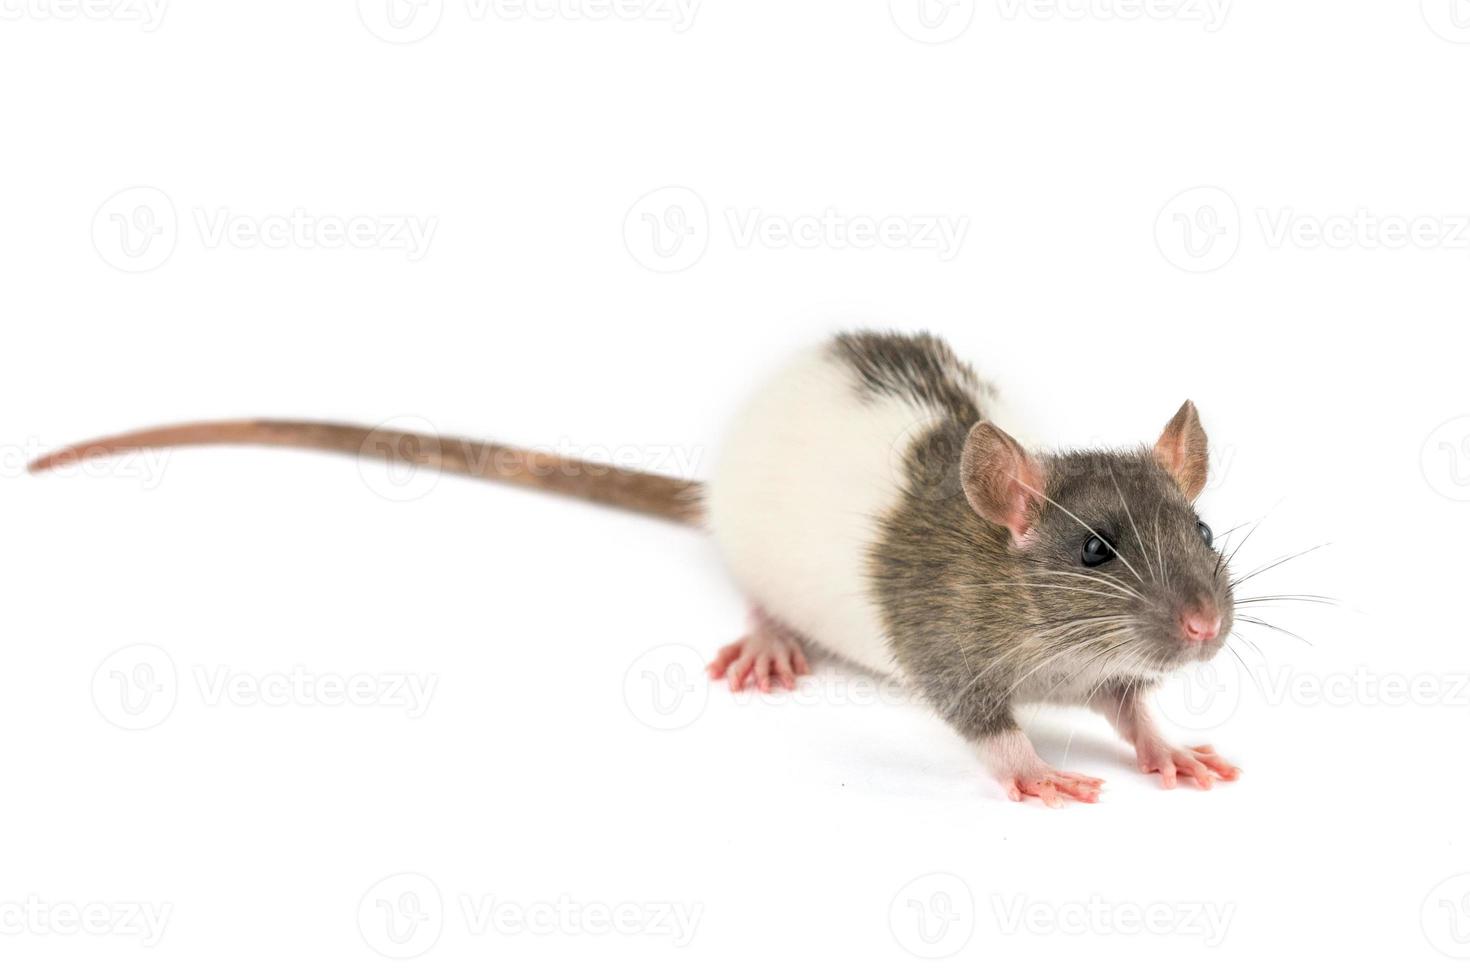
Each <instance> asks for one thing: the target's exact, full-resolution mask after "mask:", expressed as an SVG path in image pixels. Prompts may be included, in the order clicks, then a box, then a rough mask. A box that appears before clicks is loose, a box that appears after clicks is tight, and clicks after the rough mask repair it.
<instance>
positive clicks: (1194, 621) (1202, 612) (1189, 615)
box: [1179, 603, 1220, 643]
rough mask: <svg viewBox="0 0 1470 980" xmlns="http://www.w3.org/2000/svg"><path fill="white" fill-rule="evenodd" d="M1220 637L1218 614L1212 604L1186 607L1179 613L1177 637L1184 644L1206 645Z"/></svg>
mask: <svg viewBox="0 0 1470 980" xmlns="http://www.w3.org/2000/svg"><path fill="white" fill-rule="evenodd" d="M1219 635H1220V612H1219V610H1218V609H1216V608H1215V606H1214V604H1213V603H1198V604H1196V605H1192V606H1186V607H1185V608H1184V609H1183V610H1182V611H1181V612H1180V613H1179V636H1180V638H1181V639H1183V640H1184V641H1185V642H1186V643H1208V642H1210V641H1211V640H1213V639H1214V638H1215V637H1217V636H1219Z"/></svg>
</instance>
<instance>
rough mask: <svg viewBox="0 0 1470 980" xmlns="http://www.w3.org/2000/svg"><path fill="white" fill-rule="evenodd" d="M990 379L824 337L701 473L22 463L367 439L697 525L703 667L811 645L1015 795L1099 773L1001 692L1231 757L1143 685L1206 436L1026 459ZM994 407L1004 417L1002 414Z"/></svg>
mask: <svg viewBox="0 0 1470 980" xmlns="http://www.w3.org/2000/svg"><path fill="white" fill-rule="evenodd" d="M999 411H1000V406H999V401H998V399H997V397H996V395H995V392H994V391H993V389H992V388H991V387H990V386H988V385H987V384H985V383H984V382H982V381H981V380H980V379H979V378H978V376H977V375H976V374H975V373H974V371H973V370H971V369H970V367H969V366H967V365H965V364H964V363H962V362H961V361H960V360H959V359H958V358H957V357H956V356H955V355H954V353H953V351H951V350H950V348H949V347H948V345H946V344H944V343H943V342H942V341H940V340H938V339H936V338H933V337H931V336H928V335H917V336H903V335H897V334H884V333H873V332H859V333H848V334H841V335H839V336H837V337H836V338H835V339H834V340H832V341H830V342H829V343H827V344H824V345H822V346H821V347H819V348H817V349H815V350H811V351H807V352H804V353H803V354H802V355H800V356H799V357H797V358H795V359H794V360H793V361H792V362H791V363H790V364H789V365H788V366H787V367H786V368H785V369H784V370H783V371H782V372H780V373H779V374H778V375H777V376H776V377H774V378H773V379H772V380H770V381H769V382H768V383H767V384H765V385H764V386H763V387H762V388H761V389H760V390H759V391H758V392H757V393H756V395H755V396H754V397H753V398H752V399H751V401H750V402H749V403H748V405H747V406H746V408H745V410H744V411H743V412H742V413H741V414H740V416H739V417H738V418H737V420H736V422H735V424H734V425H733V426H732V427H731V430H730V432H729V434H728V436H727V439H726V442H725V444H724V446H723V449H722V451H721V453H720V457H719V460H718V463H717V467H716V470H715V473H714V474H713V476H712V478H711V480H710V481H709V483H708V484H707V485H703V486H701V485H699V484H696V483H693V482H691V481H684V480H675V479H671V478H668V477H663V476H657V475H654V474H645V473H637V472H633V471H628V470H621V469H616V468H613V467H607V466H600V465H594V464H589V463H580V462H578V461H575V460H568V459H565V458H562V457H557V456H553V455H551V454H546V453H533V452H527V451H523V450H518V449H514V448H510V447H503V446H498V445H494V444H487V443H478V442H472V441H468V440H442V439H437V438H432V437H425V436H419V435H415V434H411V433H397V432H385V431H383V430H374V429H365V428H361V427H355V426H343V425H330V424H323V423H303V422H224V423H204V424H198V425H187V426H177V427H171V428H165V429H155V430H148V431H144V432H138V433H131V434H128V435H124V436H118V437H112V438H109V439H103V440H98V441H96V442H92V443H86V444H82V445H79V446H75V447H71V448H69V449H66V450H62V451H60V452H58V453H53V454H51V455H48V456H46V457H43V458H42V459H39V460H36V461H35V462H34V463H32V465H31V469H32V470H33V471H35V470H42V469H46V468H49V467H51V466H54V465H58V464H61V463H65V462H70V461H74V460H76V459H79V458H82V457H86V456H90V455H94V454H101V453H108V452H116V451H120V450H126V449H130V448H140V447H144V446H147V447H163V446H175V445H184V444H217V443H237V444H238V443H247V444H257V445H291V446H297V447H302V448H313V449H330V450H336V451H341V452H351V453H359V454H361V453H369V454H373V455H384V456H389V457H391V458H398V459H403V460H407V461H414V462H420V463H425V464H429V465H436V466H440V467H442V468H445V469H449V470H452V471H455V472H461V473H466V474H470V475H478V476H484V477H488V478H492V479H498V480H502V481H508V482H515V483H520V484H524V485H530V486H535V487H538V488H543V489H549V490H553V491H557V492H562V493H566V494H570V495H574V496H580V497H584V498H587V499H592V500H596V501H599V502H604V503H611V504H614V505H617V506H622V507H626V508H630V509H635V510H639V511H643V512H645V513H650V514H654V515H657V516H662V517H666V518H671V519H674V520H678V521H682V522H685V523H690V524H696V525H702V526H704V527H706V528H707V529H708V530H709V531H710V533H711V535H712V536H713V538H714V541H715V543H716V545H717V546H718V548H719V550H720V552H721V554H722V556H723V558H724V560H725V562H726V564H727V565H728V567H729V569H730V571H731V573H732V575H733V576H734V578H735V580H736V581H737V582H738V583H739V585H740V587H741V588H742V590H743V591H744V592H745V594H746V596H747V597H748V598H749V600H750V603H751V608H752V613H751V627H750V632H749V633H748V634H747V635H746V636H745V637H744V638H743V639H741V640H739V641H737V642H735V643H732V644H730V645H729V646H727V647H725V648H724V649H722V650H721V651H719V653H718V655H717V656H716V658H715V660H714V662H713V663H712V664H711V665H710V673H711V675H712V676H713V677H717V678H718V677H727V678H728V680H729V683H730V685H731V687H732V688H734V689H737V690H738V689H740V688H742V687H743V686H745V684H747V683H748V682H750V681H751V680H752V679H753V680H754V682H755V683H756V684H757V685H758V686H759V687H761V688H762V689H769V687H770V686H771V684H772V683H773V682H776V683H781V684H784V685H785V686H788V687H790V686H793V685H794V683H795V678H796V676H797V675H799V674H801V673H805V672H807V670H808V669H809V668H808V666H807V660H806V649H807V648H810V647H813V646H815V647H818V648H821V649H824V650H827V651H830V652H832V653H835V654H837V655H838V656H841V657H843V658H845V659H847V660H849V661H851V662H853V663H855V664H858V665H860V666H862V667H865V668H867V669H869V670H873V671H877V672H879V673H882V674H886V675H889V676H893V677H897V678H900V679H902V680H903V681H904V682H905V683H907V684H910V685H912V686H913V687H914V688H915V689H916V690H917V691H919V692H920V693H921V694H922V695H923V696H924V697H925V698H926V699H927V700H928V701H929V702H930V703H931V704H932V705H933V706H934V708H935V710H936V711H938V712H939V714H940V715H941V716H942V717H944V718H945V719H946V720H947V721H948V722H949V723H950V724H951V725H952V726H953V727H954V728H955V730H956V731H957V732H959V733H960V734H961V735H962V736H963V737H965V738H966V739H967V740H968V741H969V742H970V743H971V744H972V745H974V747H975V748H976V750H977V751H978V753H979V755H980V757H981V759H982V761H983V762H984V764H985V766H986V768H987V769H988V770H989V771H990V772H991V773H992V774H993V775H994V776H995V777H996V778H997V779H998V780H999V781H1000V783H1001V785H1002V786H1003V788H1004V789H1005V791H1006V792H1007V794H1008V795H1009V796H1010V797H1011V798H1012V799H1016V800H1021V799H1024V798H1025V797H1027V796H1035V797H1039V798H1040V799H1042V800H1043V801H1044V802H1046V803H1048V804H1049V805H1059V804H1060V802H1061V801H1062V800H1063V799H1064V798H1071V799H1076V800H1082V801H1086V802H1092V801H1095V800H1096V799H1097V796H1098V792H1099V789H1100V786H1101V781H1100V780H1095V779H1090V778H1088V777H1086V776H1082V775H1079V774H1076V773H1068V772H1059V771H1056V770H1054V769H1052V768H1051V767H1050V766H1049V765H1047V764H1046V763H1045V762H1044V761H1043V760H1042V759H1041V758H1040V757H1039V756H1038V755H1037V753H1036V752H1035V750H1034V749H1033V748H1032V746H1031V743H1030V741H1029V740H1028V739H1027V738H1026V736H1025V734H1024V733H1022V732H1021V730H1020V728H1019V727H1018V726H1017V724H1016V721H1015V717H1014V708H1015V706H1016V705H1018V704H1021V703H1027V702H1046V701H1055V702H1063V703H1073V704H1086V705H1090V706H1092V707H1095V708H1097V709H1098V710H1100V711H1102V712H1104V714H1106V715H1107V717H1108V718H1109V719H1110V720H1111V721H1112V722H1113V724H1114V726H1115V727H1116V728H1117V730H1118V731H1119V733H1120V734H1121V735H1122V736H1123V737H1124V738H1125V739H1126V740H1128V741H1129V742H1130V743H1132V744H1133V745H1134V747H1135V749H1136V751H1137V754H1138V760H1139V765H1140V768H1141V769H1143V771H1145V772H1158V773H1160V775H1161V778H1162V780H1163V783H1164V785H1165V786H1173V785H1174V784H1175V783H1176V781H1177V776H1178V774H1180V773H1183V774H1185V775H1188V776H1192V777H1193V778H1194V779H1195V780H1196V782H1197V783H1198V784H1199V785H1200V786H1201V787H1204V788H1207V787H1208V786H1209V785H1210V784H1211V783H1212V782H1213V780H1214V779H1215V778H1221V779H1226V780H1230V779H1234V778H1235V777H1236V775H1237V774H1238V770H1237V769H1235V767H1233V766H1230V765H1228V764H1227V763H1225V762H1224V761H1223V760H1221V759H1220V758H1219V757H1218V756H1217V755H1215V753H1214V752H1213V750H1212V749H1210V748H1209V747H1208V746H1201V747H1197V748H1193V749H1185V748H1176V747H1174V746H1172V745H1171V744H1169V743H1168V742H1167V741H1166V740H1165V739H1164V738H1163V736H1162V735H1161V733H1160V732H1159V731H1158V729H1157V726H1155V724H1154V723H1153V721H1152V718H1151V717H1150V715H1149V712H1148V710H1147V707H1146V705H1145V702H1144V698H1145V695H1146V694H1147V692H1148V691H1149V690H1150V689H1151V688H1152V687H1153V686H1155V685H1156V684H1157V682H1158V681H1159V680H1160V679H1161V678H1162V677H1163V676H1164V675H1165V674H1167V673H1168V672H1170V671H1172V670H1174V669H1177V668H1178V667H1179V666H1182V665H1183V664H1185V663H1188V662H1190V661H1193V660H1201V659H1207V658H1209V657H1211V656H1213V655H1214V654H1215V653H1216V652H1218V651H1219V649H1220V648H1221V645H1222V644H1223V642H1224V637H1225V636H1226V634H1227V633H1228V632H1229V629H1230V626H1231V624H1232V620H1233V602H1232V596H1231V591H1230V579H1229V575H1228V573H1227V570H1226V569H1225V562H1224V559H1223V556H1222V555H1221V554H1220V553H1218V552H1217V551H1215V550H1214V549H1213V547H1212V543H1211V540H1210V534H1209V529H1208V528H1207V527H1206V526H1205V525H1204V524H1203V523H1202V522H1200V520H1199V518H1198V517H1197V516H1196V514H1195V512H1194V509H1193V506H1192V501H1193V500H1194V499H1195V498H1196V497H1197V496H1198V494H1199V493H1200V491H1201V490H1202V489H1203V487H1204V483H1205V474H1206V465H1207V462H1206V461H1207V449H1206V440H1205V435H1204V431H1203V429H1202V428H1201V427H1200V424H1199V419H1198V415H1197V414H1196V412H1195V410H1194V407H1193V405H1192V404H1190V403H1188V402H1186V403H1185V404H1184V406H1183V407H1182V408H1181V409H1180V410H1179V412H1178V413H1176V415H1175V416H1174V418H1173V419H1172V420H1171V421H1170V422H1169V424H1168V426H1167V427H1166V428H1165V430H1164V432H1163V435H1161V436H1160V437H1159V439H1158V441H1157V443H1156V444H1155V445H1154V446H1153V447H1152V448H1151V449H1150V448H1142V449H1139V450H1137V451H1131V452H1075V453H1057V454H1033V453H1031V452H1029V451H1028V450H1027V449H1025V448H1023V447H1022V446H1021V444H1020V443H1019V442H1017V441H1016V439H1015V438H1013V436H1012V435H1010V434H1008V433H1007V431H1006V430H1005V429H1004V428H1002V427H1001V426H1000V425H998V424H997V420H998V412H999ZM1007 425H1009V423H1007Z"/></svg>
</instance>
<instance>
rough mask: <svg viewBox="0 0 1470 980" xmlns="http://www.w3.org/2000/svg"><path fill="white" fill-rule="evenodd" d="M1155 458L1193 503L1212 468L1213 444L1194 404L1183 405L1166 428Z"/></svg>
mask: <svg viewBox="0 0 1470 980" xmlns="http://www.w3.org/2000/svg"><path fill="white" fill-rule="evenodd" d="M1154 458H1155V459H1157V460H1158V461H1159V465H1160V466H1162V467H1163V468H1164V469H1165V470H1167V471H1168V473H1169V475H1170V476H1172V477H1173V478H1174V482H1175V483H1177V484H1179V489H1180V490H1183V491H1184V496H1186V497H1188V498H1189V499H1190V500H1193V499H1194V498H1196V497H1198V496H1199V495H1200V491H1202V490H1204V488H1205V478H1206V477H1207V476H1208V475H1209V469H1210V443H1209V440H1208V439H1206V438H1205V430H1204V426H1202V425H1200V424H1199V412H1197V411H1195V408H1194V402H1188V401H1187V402H1185V403H1184V404H1183V405H1181V406H1180V407H1179V411H1177V412H1175V413H1174V417H1173V418H1172V419H1170V420H1169V424H1168V425H1166V426H1164V434H1163V435H1161V436H1159V441H1158V442H1156V443H1155V444H1154Z"/></svg>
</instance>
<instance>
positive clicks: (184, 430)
mask: <svg viewBox="0 0 1470 980" xmlns="http://www.w3.org/2000/svg"><path fill="white" fill-rule="evenodd" d="M226 445H228V446H289V447H292V448H296V449H320V450H326V451H329V452H338V453H348V454H351V455H354V456H366V457H368V458H370V459H374V460H383V461H397V462H404V463H412V464H415V465H419V466H427V467H432V468H434V469H439V470H445V471H448V472H451V473H461V474H464V475H466V476H474V477H479V478H481V479H485V480H495V481H497V482H500V483H512V484H516V485H519V486H523V487H532V488H534V489H537V490H545V491H548V492H551V493H559V494H563V495H565V496H568V497H577V498H580V499H582V500H590V501H593V502H595V503H599V504H607V505H609V506H612V507H618V508H621V509H623V510H631V511H637V512H638V513H641V514H649V515H651V516H654V517H662V518H665V519H666V520H671V521H676V522H678V523H681V524H698V523H700V521H701V519H702V516H703V512H704V507H703V502H702V497H703V486H702V484H700V483H699V482H697V481H694V480H681V479H677V478H675V477H668V476H660V475H659V474H657V473H644V472H641V471H638V470H630V469H624V468H621V467H617V466H611V465H608V464H605V463H597V462H592V461H588V460H579V459H573V458H571V457H567V456H558V455H557V454H555V453H548V452H541V451H538V450H530V449H517V448H515V447H512V446H502V445H499V444H497V443H493V442H473V441H471V440H469V439H452V438H444V437H440V436H436V435H425V434H421V433H414V432H402V431H398V430H394V429H381V428H377V429H369V428H364V427H362V426H356V425H338V424H335V423H330V422H290V421H271V420H266V419H254V420H240V421H227V422H196V423H190V424H186V425H170V426H164V427H161V428H157V429H140V430H138V431H135V432H126V433H123V434H121V435H115V436H108V437H106V438H102V439H94V440H92V441H90V442H82V443H77V444H76V445H73V446H68V447H66V448H65V449H60V450H57V451H56V452H53V453H48V454H46V455H45V456H42V457H40V458H38V459H35V460H33V461H32V462H31V463H30V465H29V466H28V467H27V468H28V469H29V470H30V472H32V473H39V472H41V471H42V470H49V469H52V468H54V467H57V466H66V465H69V464H72V463H77V462H81V461H83V460H90V459H95V458H97V457H100V456H107V455H111V454H113V453H120V452H126V451H128V450H131V449H165V448H173V447H175V446H226Z"/></svg>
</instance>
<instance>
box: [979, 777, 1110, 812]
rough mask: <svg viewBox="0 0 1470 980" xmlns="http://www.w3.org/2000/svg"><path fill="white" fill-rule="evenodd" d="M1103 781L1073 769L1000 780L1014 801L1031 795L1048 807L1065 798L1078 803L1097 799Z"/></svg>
mask: <svg viewBox="0 0 1470 980" xmlns="http://www.w3.org/2000/svg"><path fill="white" fill-rule="evenodd" d="M1102 784H1103V781H1102V780H1101V779H1093V778H1092V777H1091V776H1084V775H1082V774H1081V773H1076V772H1056V771H1054V770H1050V769H1048V770H1044V771H1042V772H1040V773H1035V774H1032V775H1025V776H1011V777H1010V778H1008V779H1002V780H1001V786H1002V787H1003V788H1004V789H1005V791H1006V796H1009V797H1010V798H1011V799H1013V800H1015V801H1016V802H1017V803H1020V802H1023V801H1024V800H1025V799H1026V797H1028V796H1034V797H1036V798H1038V799H1039V800H1041V802H1043V803H1045V804H1046V805H1047V806H1049V807H1059V806H1061V805H1062V803H1063V802H1064V801H1066V800H1076V801H1077V802H1079V803H1096V802H1097V797H1098V793H1100V792H1101V791H1102Z"/></svg>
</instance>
